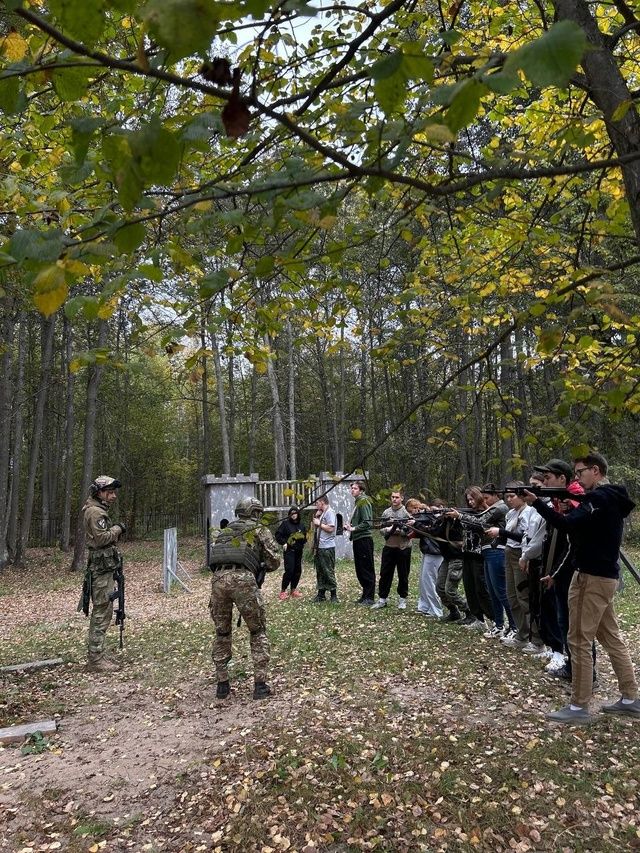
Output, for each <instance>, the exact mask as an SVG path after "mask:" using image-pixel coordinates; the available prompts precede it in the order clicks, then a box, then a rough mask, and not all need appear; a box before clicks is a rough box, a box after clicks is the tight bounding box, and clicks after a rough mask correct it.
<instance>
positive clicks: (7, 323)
mask: <svg viewBox="0 0 640 853" xmlns="http://www.w3.org/2000/svg"><path fill="white" fill-rule="evenodd" d="M1 342H2V346H3V352H2V359H1V360H0V570H2V569H3V568H4V567H5V566H6V564H7V562H8V560H9V553H8V550H7V525H8V522H9V501H10V494H11V492H10V489H9V456H10V450H11V397H12V395H11V355H12V350H13V321H12V318H11V317H10V315H9V304H8V300H3V315H2V337H1Z"/></svg>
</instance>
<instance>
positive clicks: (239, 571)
mask: <svg viewBox="0 0 640 853" xmlns="http://www.w3.org/2000/svg"><path fill="white" fill-rule="evenodd" d="M236 512H237V510H236ZM238 546H239V547H238ZM243 548H247V551H250V552H252V553H249V554H248V559H247V560H246V561H245V562H244V563H241V562H231V561H230V562H228V563H227V562H221V560H224V559H226V557H225V554H233V553H234V552H237V551H238V550H240V549H243ZM236 559H239V558H238V557H236ZM254 561H255V565H257V564H258V563H265V566H266V570H267V571H268V572H272V571H275V570H276V569H277V568H278V566H279V565H280V557H279V556H278V545H277V543H276V540H275V539H274V537H273V535H272V533H271V531H270V530H269V529H268V528H266V527H263V526H261V524H260V522H259V520H257V519H256V518H237V519H236V520H234V521H232V522H231V524H229V525H228V527H226V528H225V529H224V530H223V531H221V533H220V535H219V536H218V539H217V540H216V543H215V545H214V546H213V548H212V550H211V570H212V572H213V577H212V579H211V599H210V600H209V611H210V613H211V618H212V619H213V622H214V624H215V626H216V637H215V640H214V643H213V662H214V664H215V667H216V675H217V678H218V682H219V683H220V682H228V680H229V673H228V671H227V665H228V663H229V661H230V660H231V619H232V610H233V605H234V604H235V605H236V607H237V608H238V610H239V611H240V615H241V616H242V618H243V619H244V621H245V623H246V625H247V628H248V629H249V633H250V646H251V657H252V660H253V670H254V680H255V682H256V683H261V682H262V683H263V682H265V681H266V677H267V665H268V663H269V640H268V638H267V632H266V629H267V620H266V616H265V612H264V604H263V601H262V593H261V592H260V590H259V589H258V585H257V582H256V576H255V574H254V571H253V568H254V566H253V565H252V567H249V566H248V565H247V563H253V562H254Z"/></svg>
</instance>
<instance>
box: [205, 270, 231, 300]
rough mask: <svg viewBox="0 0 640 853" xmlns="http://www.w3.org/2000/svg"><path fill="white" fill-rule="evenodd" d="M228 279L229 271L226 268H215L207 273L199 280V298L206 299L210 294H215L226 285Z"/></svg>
mask: <svg viewBox="0 0 640 853" xmlns="http://www.w3.org/2000/svg"><path fill="white" fill-rule="evenodd" d="M228 281H229V273H228V272H227V271H226V270H216V272H212V273H209V275H206V276H205V277H204V278H203V279H202V281H201V282H200V288H199V290H198V294H199V296H200V298H201V299H208V298H209V297H210V296H215V295H216V293H220V292H221V291H222V290H224V288H225V287H226V286H227V283H228Z"/></svg>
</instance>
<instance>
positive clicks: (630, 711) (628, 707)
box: [600, 699, 640, 719]
mask: <svg viewBox="0 0 640 853" xmlns="http://www.w3.org/2000/svg"><path fill="white" fill-rule="evenodd" d="M600 710H601V711H604V713H605V714H619V715H620V716H622V717H636V719H638V718H640V699H635V700H634V701H633V702H626V703H625V702H623V701H622V699H618V701H617V702H614V703H613V705H603V706H602V708H601V709H600Z"/></svg>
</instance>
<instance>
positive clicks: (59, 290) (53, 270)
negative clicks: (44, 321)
mask: <svg viewBox="0 0 640 853" xmlns="http://www.w3.org/2000/svg"><path fill="white" fill-rule="evenodd" d="M34 286H35V293H34V295H33V301H34V303H35V305H36V308H37V309H38V311H40V313H41V314H44V315H45V317H50V316H51V314H54V313H55V312H56V311H57V310H58V308H59V307H60V306H61V305H62V303H63V302H64V301H65V299H66V298H67V295H68V293H69V288H68V287H67V283H66V281H65V275H64V269H63V268H62V267H61V266H58V264H51V266H48V267H45V268H44V269H43V270H40V272H39V273H38V275H37V276H36V277H35V280H34Z"/></svg>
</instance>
